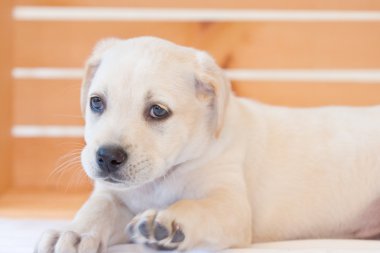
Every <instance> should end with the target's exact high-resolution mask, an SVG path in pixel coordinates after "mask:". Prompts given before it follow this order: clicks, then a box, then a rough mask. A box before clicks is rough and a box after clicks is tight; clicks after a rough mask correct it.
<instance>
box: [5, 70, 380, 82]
mask: <svg viewBox="0 0 380 253" xmlns="http://www.w3.org/2000/svg"><path fill="white" fill-rule="evenodd" d="M12 74H13V77H14V78H15V79H80V78H82V75H83V70H82V69H80V68H14V69H13V73H12ZM226 75H227V77H228V78H230V79H231V80H235V81H237V80H239V81H295V82H297V81H300V82H303V81H306V82H307V81H310V82H313V81H316V82H354V83H380V69H364V70H360V69H344V70H324V69H322V70H321V69H319V70H310V69H292V70H289V69H276V70H270V69H266V70H252V69H227V70H226Z"/></svg>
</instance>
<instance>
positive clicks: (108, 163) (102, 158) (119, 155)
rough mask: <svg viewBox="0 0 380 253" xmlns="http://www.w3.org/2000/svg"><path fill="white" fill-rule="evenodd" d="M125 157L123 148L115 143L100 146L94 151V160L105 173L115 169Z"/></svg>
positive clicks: (124, 160)
mask: <svg viewBox="0 0 380 253" xmlns="http://www.w3.org/2000/svg"><path fill="white" fill-rule="evenodd" d="M127 158H128V155H127V153H126V152H125V151H124V149H123V148H121V147H119V146H116V145H108V146H101V147H100V148H99V149H98V151H97V152H96V162H97V163H98V165H99V167H100V169H101V170H102V171H104V172H107V173H111V172H115V171H117V170H118V169H119V168H120V167H121V166H122V165H123V164H124V163H125V162H126V161H127Z"/></svg>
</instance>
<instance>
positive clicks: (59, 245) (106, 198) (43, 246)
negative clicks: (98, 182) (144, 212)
mask: <svg viewBox="0 0 380 253" xmlns="http://www.w3.org/2000/svg"><path fill="white" fill-rule="evenodd" d="M131 218H132V215H131V214H130V212H129V210H128V209H127V208H126V207H125V206H123V205H122V204H121V203H119V202H118V200H117V199H115V198H114V197H113V196H112V195H111V194H109V193H103V192H101V191H98V192H96V191H95V192H94V193H93V194H92V196H91V197H90V198H89V199H88V201H87V202H86V203H85V204H84V205H83V207H82V208H81V209H80V210H79V212H78V213H77V214H76V216H75V218H74V220H73V221H72V223H71V224H70V225H69V226H68V227H67V228H66V229H64V230H63V231H47V232H45V233H44V234H43V235H42V236H41V239H40V240H39V242H38V243H37V245H36V248H35V253H45V252H46V253H71V252H73V253H82V252H86V253H92V252H93V253H101V252H105V251H106V248H107V246H108V245H112V244H116V243H121V242H125V241H126V238H125V236H124V238H123V234H124V233H123V230H124V227H125V225H126V224H127V223H128V222H129V221H130V219H131Z"/></svg>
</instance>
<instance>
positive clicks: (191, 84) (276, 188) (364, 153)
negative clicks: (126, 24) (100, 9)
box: [36, 37, 380, 253]
mask: <svg viewBox="0 0 380 253" xmlns="http://www.w3.org/2000/svg"><path fill="white" fill-rule="evenodd" d="M86 68H87V71H86V73H87V74H86V77H85V79H84V82H83V83H84V85H83V89H82V109H83V112H84V114H85V120H86V127H85V140H86V144H87V145H86V147H85V149H84V150H83V153H82V162H83V166H84V169H85V170H86V172H87V174H88V175H89V176H90V177H91V178H93V179H94V180H95V190H94V192H93V194H92V196H91V198H90V199H89V200H88V202H87V203H86V204H85V205H84V206H83V207H82V209H81V210H80V211H79V212H78V214H77V216H76V218H75V219H74V221H73V223H72V225H71V226H70V227H69V228H68V229H67V231H72V233H67V232H47V233H46V234H45V235H44V236H43V237H42V239H41V240H40V242H39V244H38V245H37V248H36V252H38V253H41V252H68V250H70V249H73V250H78V252H96V250H98V249H99V250H100V251H102V250H103V251H104V250H105V248H106V246H107V245H111V244H115V243H121V242H127V241H128V240H129V239H131V238H128V236H127V235H126V234H124V232H123V230H124V229H125V226H126V225H127V224H128V223H130V225H129V226H137V225H138V224H141V223H142V222H144V221H148V222H150V223H152V222H153V223H152V224H155V223H156V222H159V223H162V224H164V225H166V226H167V227H168V228H169V230H170V229H171V224H174V223H175V224H178V226H180V228H181V230H182V231H183V233H184V234H185V240H184V241H183V242H181V243H179V244H178V245H176V246H178V249H180V250H185V249H191V248H195V247H203V248H209V249H222V248H227V247H238V246H239V247H240V246H245V245H247V244H250V243H252V242H263V241H273V240H285V239H300V238H322V237H323V238H341V237H355V231H357V230H359V229H362V225H361V222H360V221H358V217H361V216H360V215H361V214H362V213H363V212H364V211H365V210H366V208H367V207H369V206H370V205H371V203H373V202H375V201H376V199H378V198H379V197H380V182H379V180H380V156H379V154H380V107H379V106H374V107H362V108H352V107H324V108H316V109H290V108H281V107H275V106H268V105H264V104H260V103H257V102H254V101H250V100H247V99H242V98H238V97H236V96H234V95H233V94H232V93H231V92H230V88H229V82H228V81H227V80H226V79H225V77H224V75H223V73H222V71H221V70H220V68H219V67H217V66H216V64H215V63H214V61H213V60H212V59H211V57H209V56H208V55H207V54H206V53H204V52H200V51H197V50H195V49H190V48H185V47H180V46H177V45H175V44H172V43H170V42H167V41H164V40H160V39H157V38H151V37H142V38H136V39H130V40H125V41H122V40H117V39H112V40H108V41H106V42H103V43H102V44H101V46H98V49H95V51H94V54H93V55H92V57H90V59H89V61H88V64H87V65H86ZM196 83H197V85H196ZM148 93H150V95H151V97H153V98H151V99H153V100H154V101H157V102H164V103H166V105H167V106H168V107H169V108H170V109H171V110H172V112H173V114H172V115H171V116H170V117H169V118H168V119H166V120H165V121H162V122H150V121H147V120H146V119H145V118H144V116H143V112H144V108H146V97H147V94H148ZM93 94H98V95H99V94H102V95H103V96H104V97H106V99H107V108H106V111H105V112H104V113H103V114H102V115H100V116H99V115H96V114H94V113H92V112H91V111H90V110H89V107H88V100H89V97H90V96H91V95H93ZM108 143H112V144H118V145H122V146H123V147H124V148H125V149H126V150H127V152H128V154H129V158H128V162H127V164H126V166H125V167H124V168H123V169H122V170H121V172H120V176H121V177H123V178H124V181H123V182H122V183H121V184H116V185H115V184H111V183H107V182H104V181H103V180H102V179H101V178H98V176H97V171H98V170H99V168H98V167H97V165H96V162H95V152H96V150H97V149H98V148H99V146H101V145H104V144H108ZM136 215H137V216H136ZM133 217H134V218H133ZM173 222H174V223H173ZM135 230H136V228H135ZM89 236H90V237H89ZM132 236H133V238H132V239H133V240H134V241H136V242H139V243H146V242H148V243H158V244H160V243H162V244H164V245H168V244H170V242H166V241H165V242H156V241H154V238H152V237H150V238H149V239H146V238H144V237H143V236H142V235H141V234H139V233H138V232H137V233H136V234H133V235H132ZM80 238H82V239H81V240H80ZM86 238H87V239H86ZM88 238H90V239H88ZM57 240H58V242H57ZM86 240H87V241H86ZM78 241H80V242H79V243H78ZM84 242H86V243H84ZM49 250H50V251H49ZM73 252H75V251H73Z"/></svg>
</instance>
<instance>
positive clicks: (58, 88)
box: [13, 80, 380, 125]
mask: <svg viewBox="0 0 380 253" xmlns="http://www.w3.org/2000/svg"><path fill="white" fill-rule="evenodd" d="M233 84H234V85H233V88H234V90H235V92H236V94H237V95H239V96H244V97H249V98H252V99H256V100H259V101H262V102H265V103H269V104H274V105H286V106H321V105H358V106H363V105H372V104H380V96H379V94H380V83H371V84H362V83H318V82H315V83H312V82H293V83H292V82H263V81H261V82H247V81H246V82H244V81H239V82H233ZM14 91H15V93H14V102H13V124H16V125H82V124H83V120H82V116H81V112H80V106H79V93H80V81H79V80H16V81H15V83H14Z"/></svg>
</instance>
